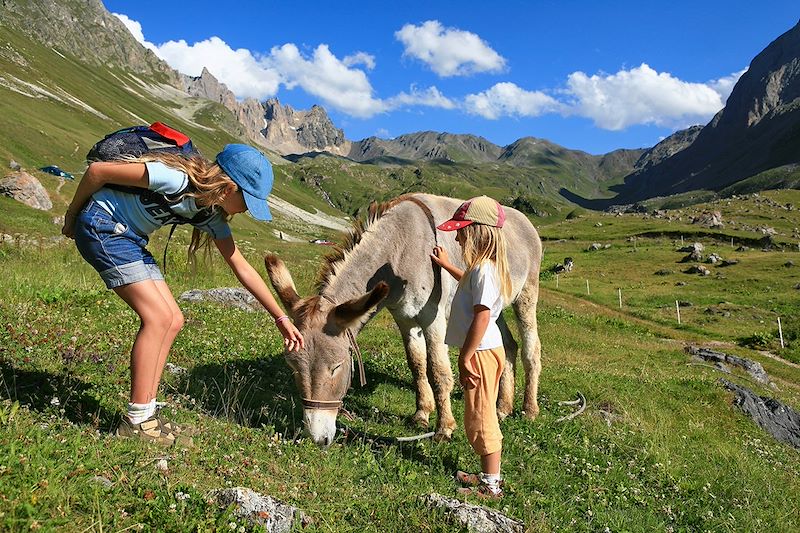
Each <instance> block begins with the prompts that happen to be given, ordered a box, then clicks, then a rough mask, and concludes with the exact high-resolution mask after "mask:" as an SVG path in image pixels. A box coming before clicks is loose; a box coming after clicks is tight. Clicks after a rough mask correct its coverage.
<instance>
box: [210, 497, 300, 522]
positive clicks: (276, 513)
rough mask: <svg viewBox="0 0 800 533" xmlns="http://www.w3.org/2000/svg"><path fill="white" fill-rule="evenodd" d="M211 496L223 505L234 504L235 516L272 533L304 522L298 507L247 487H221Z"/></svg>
mask: <svg viewBox="0 0 800 533" xmlns="http://www.w3.org/2000/svg"><path fill="white" fill-rule="evenodd" d="M211 497H212V498H213V499H214V500H215V501H216V502H217V503H218V504H219V505H221V506H223V507H229V506H231V505H233V506H234V508H233V514H234V515H235V516H237V517H239V518H243V519H245V520H247V521H249V522H251V523H252V524H254V525H255V524H258V525H261V526H263V527H264V529H266V530H267V531H268V532H270V533H284V532H286V533H288V532H289V531H292V528H293V527H294V524H295V522H298V523H302V522H303V520H304V518H305V517H304V515H303V512H302V511H300V510H299V509H297V508H296V507H292V506H291V505H288V504H285V503H283V502H281V501H279V500H276V499H274V498H272V497H270V496H262V495H261V494H259V493H258V492H256V491H254V490H252V489H248V488H247V487H234V488H231V489H220V490H217V491H214V492H212V493H211Z"/></svg>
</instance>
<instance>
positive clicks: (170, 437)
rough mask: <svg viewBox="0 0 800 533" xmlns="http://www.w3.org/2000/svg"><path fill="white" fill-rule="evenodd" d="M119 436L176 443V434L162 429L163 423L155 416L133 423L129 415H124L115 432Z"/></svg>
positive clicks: (166, 443)
mask: <svg viewBox="0 0 800 533" xmlns="http://www.w3.org/2000/svg"><path fill="white" fill-rule="evenodd" d="M114 434H115V435H116V436H117V437H121V438H124V439H138V440H141V441H145V442H155V443H156V444H163V445H165V446H172V445H173V444H175V435H174V434H173V433H170V432H165V431H163V430H162V429H161V423H160V422H159V421H158V419H157V418H156V417H155V416H152V417H150V418H148V419H147V420H145V421H143V422H140V423H138V424H134V423H132V422H131V421H130V420H128V417H126V416H123V417H122V421H121V422H120V423H119V426H117V430H116V431H115V432H114Z"/></svg>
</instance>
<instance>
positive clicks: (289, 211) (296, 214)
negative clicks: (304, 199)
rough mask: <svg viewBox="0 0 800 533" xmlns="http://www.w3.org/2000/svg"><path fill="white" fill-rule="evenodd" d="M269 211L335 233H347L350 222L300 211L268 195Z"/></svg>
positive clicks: (284, 201)
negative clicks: (334, 231)
mask: <svg viewBox="0 0 800 533" xmlns="http://www.w3.org/2000/svg"><path fill="white" fill-rule="evenodd" d="M267 203H269V207H270V209H271V210H274V211H275V212H277V213H280V214H281V215H284V216H287V217H289V218H294V219H297V220H301V221H303V222H305V223H306V224H313V225H315V226H322V227H323V228H329V229H333V230H336V231H348V230H349V229H350V222H348V221H347V220H346V219H344V218H339V217H335V216H332V215H328V214H325V213H323V212H322V211H319V210H316V209H315V211H316V213H309V212H308V211H306V210H305V209H301V208H300V207H297V206H296V205H293V204H290V203H289V202H287V201H286V200H283V199H281V198H278V197H277V196H275V195H274V194H272V195H270V197H269V199H268V200H267Z"/></svg>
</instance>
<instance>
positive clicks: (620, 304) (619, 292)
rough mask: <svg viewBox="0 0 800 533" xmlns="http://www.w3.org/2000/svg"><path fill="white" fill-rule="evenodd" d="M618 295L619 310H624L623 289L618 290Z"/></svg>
mask: <svg viewBox="0 0 800 533" xmlns="http://www.w3.org/2000/svg"><path fill="white" fill-rule="evenodd" d="M617 294H618V295H619V308H620V309H622V289H619V288H618V289H617Z"/></svg>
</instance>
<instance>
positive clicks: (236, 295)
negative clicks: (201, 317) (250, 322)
mask: <svg viewBox="0 0 800 533" xmlns="http://www.w3.org/2000/svg"><path fill="white" fill-rule="evenodd" d="M178 299H179V300H183V301H186V302H214V303H217V304H220V305H224V306H226V307H235V308H237V309H241V310H243V311H263V310H264V307H263V306H262V305H261V304H260V303H258V300H256V299H255V297H254V296H253V295H252V294H250V293H249V292H248V291H246V290H245V289H240V288H236V287H222V288H218V289H207V290H201V289H191V290H188V291H186V292H184V293H183V294H181V295H180V296H179V298H178Z"/></svg>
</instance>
